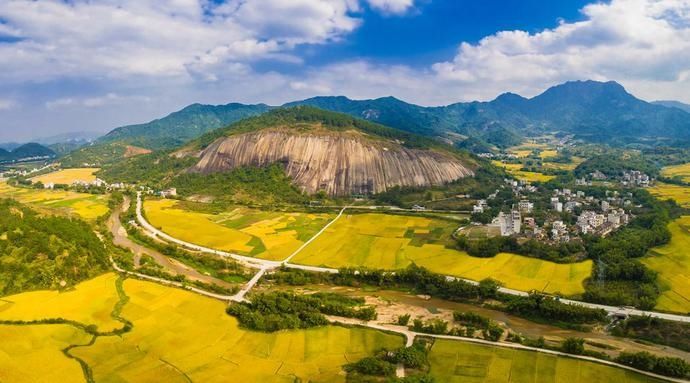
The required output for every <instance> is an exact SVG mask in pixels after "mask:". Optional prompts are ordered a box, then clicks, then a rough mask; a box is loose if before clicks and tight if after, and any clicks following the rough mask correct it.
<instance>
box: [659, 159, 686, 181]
mask: <svg viewBox="0 0 690 383" xmlns="http://www.w3.org/2000/svg"><path fill="white" fill-rule="evenodd" d="M661 175H662V176H664V177H668V178H674V177H680V178H681V180H683V181H684V182H690V162H689V163H685V164H680V165H674V166H667V167H665V168H663V169H661Z"/></svg>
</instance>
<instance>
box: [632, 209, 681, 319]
mask: <svg viewBox="0 0 690 383" xmlns="http://www.w3.org/2000/svg"><path fill="white" fill-rule="evenodd" d="M668 229H669V230H670V231H671V235H672V236H671V242H670V243H668V244H666V245H664V246H660V247H656V248H654V249H652V250H651V251H650V253H649V257H646V258H644V259H643V260H642V262H643V263H644V264H645V265H647V266H648V267H649V268H650V269H652V270H654V271H656V272H658V273H659V281H660V283H661V285H662V287H663V288H664V291H662V293H661V296H660V297H659V299H658V300H657V305H656V307H655V308H656V309H657V310H664V311H674V312H680V313H690V252H689V251H688V249H690V216H683V217H681V218H679V219H677V220H675V221H674V222H672V223H670V224H669V226H668Z"/></svg>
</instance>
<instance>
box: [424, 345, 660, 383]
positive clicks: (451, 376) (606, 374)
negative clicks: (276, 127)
mask: <svg viewBox="0 0 690 383" xmlns="http://www.w3.org/2000/svg"><path fill="white" fill-rule="evenodd" d="M429 362H430V364H431V375H432V376H433V377H434V378H436V380H437V381H439V382H448V383H454V382H470V383H481V382H537V383H551V382H554V383H555V382H569V383H580V382H582V383H589V382H601V383H605V382H611V383H613V382H658V380H656V379H652V378H648V377H645V376H642V375H639V374H636V373H634V372H629V371H625V370H622V369H618V368H612V367H608V366H604V365H601V364H598V363H592V362H587V361H581V360H576V359H569V358H559V357H557V356H554V355H546V354H542V353H536V352H530V351H521V350H510V349H505V348H498V347H490V346H484V345H477V344H471V343H462V342H457V341H452V340H437V341H435V342H434V345H433V347H432V349H431V352H430V353H429Z"/></svg>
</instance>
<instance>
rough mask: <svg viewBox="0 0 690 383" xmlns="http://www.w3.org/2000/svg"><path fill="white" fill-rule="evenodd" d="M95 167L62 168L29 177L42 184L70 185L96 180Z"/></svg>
mask: <svg viewBox="0 0 690 383" xmlns="http://www.w3.org/2000/svg"><path fill="white" fill-rule="evenodd" d="M99 170H100V169H97V168H77V169H62V170H58V171H56V172H52V173H48V174H44V175H40V176H37V177H34V178H32V179H31V181H33V182H42V183H43V184H47V183H54V184H65V185H71V184H73V183H74V182H77V181H82V182H93V181H94V180H96V175H95V174H96V172H97V171H99Z"/></svg>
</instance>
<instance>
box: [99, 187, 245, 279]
mask: <svg viewBox="0 0 690 383" xmlns="http://www.w3.org/2000/svg"><path fill="white" fill-rule="evenodd" d="M130 203H131V201H130V199H129V198H128V197H125V200H124V203H123V205H122V209H121V210H115V211H114V212H113V213H112V214H111V215H110V218H108V229H109V230H110V232H111V233H112V234H113V243H114V244H115V245H117V246H121V247H124V248H127V249H129V250H131V251H132V253H133V254H134V264H135V267H138V266H139V264H140V261H141V257H142V256H143V255H148V256H150V257H151V258H153V259H154V260H155V261H156V263H158V264H159V265H161V266H162V267H163V268H164V269H166V270H167V271H168V272H171V273H173V274H179V275H184V276H185V277H187V278H189V279H190V280H193V281H198V282H203V283H210V284H216V285H218V286H221V287H225V288H232V287H233V286H234V285H233V284H231V283H228V282H225V281H223V280H220V279H218V278H214V277H211V276H209V275H204V274H202V273H200V272H198V271H197V270H195V269H193V268H191V267H189V266H187V265H185V264H183V263H181V262H178V261H176V260H174V259H170V258H168V257H167V256H165V255H163V254H161V253H160V252H158V251H155V250H153V249H150V248H148V247H145V246H142V245H140V244H138V243H136V242H134V241H132V240H131V239H129V238H128V237H127V231H126V230H125V228H124V227H123V226H122V223H121V222H120V212H124V211H127V209H129V205H130Z"/></svg>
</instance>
